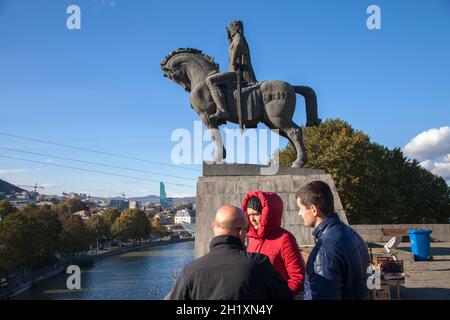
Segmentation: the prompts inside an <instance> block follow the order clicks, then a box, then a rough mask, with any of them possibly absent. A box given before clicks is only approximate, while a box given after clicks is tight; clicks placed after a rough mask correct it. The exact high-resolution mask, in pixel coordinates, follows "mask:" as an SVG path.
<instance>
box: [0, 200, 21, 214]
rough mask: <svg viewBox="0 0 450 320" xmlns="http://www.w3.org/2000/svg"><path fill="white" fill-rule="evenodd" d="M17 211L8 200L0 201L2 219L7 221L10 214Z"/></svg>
mask: <svg viewBox="0 0 450 320" xmlns="http://www.w3.org/2000/svg"><path fill="white" fill-rule="evenodd" d="M16 211H17V209H16V208H15V207H13V206H12V205H11V203H9V201H8V200H0V219H5V218H6V217H7V216H8V215H9V214H11V213H14V212H16Z"/></svg>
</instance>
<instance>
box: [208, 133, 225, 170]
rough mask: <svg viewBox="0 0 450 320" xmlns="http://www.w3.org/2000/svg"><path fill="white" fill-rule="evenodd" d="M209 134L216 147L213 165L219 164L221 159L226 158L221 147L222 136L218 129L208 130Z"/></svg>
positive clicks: (222, 146)
mask: <svg viewBox="0 0 450 320" xmlns="http://www.w3.org/2000/svg"><path fill="white" fill-rule="evenodd" d="M209 133H210V134H211V139H212V141H213V142H214V144H215V146H216V156H215V157H214V163H215V164H220V163H222V161H223V159H225V158H226V150H225V147H224V145H223V140H222V134H221V133H220V130H219V128H218V127H211V128H209Z"/></svg>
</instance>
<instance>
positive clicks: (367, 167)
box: [279, 119, 450, 224]
mask: <svg viewBox="0 0 450 320" xmlns="http://www.w3.org/2000/svg"><path fill="white" fill-rule="evenodd" d="M303 130H304V136H305V147H306V150H307V153H308V158H309V162H308V164H307V167H308V168H316V169H325V170H326V172H327V173H329V174H331V176H332V177H333V179H334V181H335V184H336V188H337V190H338V193H339V196H340V198H341V201H342V203H343V206H344V208H345V211H346V213H347V217H348V219H349V222H350V223H353V224H357V223H447V222H448V217H450V200H449V199H450V198H449V195H450V189H449V187H448V186H447V184H446V183H445V181H444V180H443V179H442V178H441V177H438V176H435V175H433V174H432V173H430V172H429V171H427V170H425V169H423V168H422V167H421V166H420V165H419V162H418V161H416V160H410V159H407V158H406V157H404V155H403V153H402V151H401V150H400V149H399V148H395V149H393V150H390V149H388V148H386V147H384V146H381V145H379V144H376V143H372V142H370V139H369V137H368V136H367V135H366V134H364V133H363V132H360V131H357V130H354V129H353V128H352V127H351V126H350V125H349V124H348V123H346V122H344V121H342V120H339V119H337V120H327V121H325V122H323V123H322V124H321V126H320V127H318V128H317V127H314V128H309V127H307V128H304V129H303ZM295 155H296V154H295V150H294V148H293V146H292V145H288V146H287V147H286V148H285V149H284V150H282V151H281V152H279V163H280V166H282V167H283V166H284V167H287V166H290V165H291V164H292V162H293V161H294V159H295Z"/></svg>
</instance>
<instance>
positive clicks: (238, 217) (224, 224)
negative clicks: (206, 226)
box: [213, 205, 248, 237]
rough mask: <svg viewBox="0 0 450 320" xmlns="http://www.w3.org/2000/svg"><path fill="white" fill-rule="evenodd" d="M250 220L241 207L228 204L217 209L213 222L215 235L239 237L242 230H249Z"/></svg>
mask: <svg viewBox="0 0 450 320" xmlns="http://www.w3.org/2000/svg"><path fill="white" fill-rule="evenodd" d="M247 227H248V220H247V217H246V215H245V213H244V211H242V209H241V208H238V207H235V206H230V205H226V206H223V207H221V208H220V209H219V210H217V213H216V216H215V218H214V222H213V231H214V236H234V237H239V234H240V231H241V230H244V233H245V231H246V230H247Z"/></svg>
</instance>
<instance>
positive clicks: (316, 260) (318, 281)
mask: <svg viewBox="0 0 450 320" xmlns="http://www.w3.org/2000/svg"><path fill="white" fill-rule="evenodd" d="M313 236H314V238H315V241H316V246H315V247H314V249H313V250H312V252H311V254H310V255H309V258H308V262H307V264H306V277H305V296H304V298H305V300H327V299H333V300H340V299H346V300H359V299H366V298H367V284H366V281H367V267H368V266H369V253H368V248H367V245H366V243H365V242H364V240H363V239H362V238H361V237H360V236H359V235H358V233H356V231H355V230H353V229H352V228H350V227H349V226H348V225H346V224H345V223H343V222H341V221H340V219H339V216H338V215H337V214H336V213H334V214H332V215H331V216H330V217H327V218H325V219H324V221H322V223H321V224H320V225H319V226H317V227H316V228H315V229H314V231H313Z"/></svg>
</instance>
